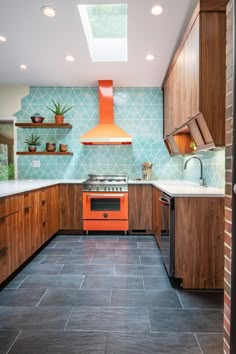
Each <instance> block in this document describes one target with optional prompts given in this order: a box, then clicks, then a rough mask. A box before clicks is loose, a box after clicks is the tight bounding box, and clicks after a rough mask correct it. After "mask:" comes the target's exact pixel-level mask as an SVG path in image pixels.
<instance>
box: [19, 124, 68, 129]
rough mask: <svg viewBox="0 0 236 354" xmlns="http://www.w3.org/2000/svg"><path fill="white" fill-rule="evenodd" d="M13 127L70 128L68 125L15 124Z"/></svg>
mask: <svg viewBox="0 0 236 354" xmlns="http://www.w3.org/2000/svg"><path fill="white" fill-rule="evenodd" d="M15 126H16V127H19V128H69V129H71V128H72V125H71V124H70V123H63V124H56V123H15Z"/></svg>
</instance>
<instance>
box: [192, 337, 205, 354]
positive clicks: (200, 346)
mask: <svg viewBox="0 0 236 354" xmlns="http://www.w3.org/2000/svg"><path fill="white" fill-rule="evenodd" d="M194 337H195V339H196V341H197V345H198V346H199V349H200V352H201V353H202V354H204V352H203V351H202V348H201V345H200V343H199V340H198V338H197V335H196V333H194Z"/></svg>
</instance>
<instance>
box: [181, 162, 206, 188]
mask: <svg viewBox="0 0 236 354" xmlns="http://www.w3.org/2000/svg"><path fill="white" fill-rule="evenodd" d="M192 159H196V160H198V161H199V162H200V168H201V170H200V186H205V187H207V184H206V181H205V179H204V178H203V165H202V160H201V159H199V157H196V156H193V157H190V158H189V159H188V160H186V161H185V164H184V170H185V169H186V167H187V164H188V162H189V161H190V160H192Z"/></svg>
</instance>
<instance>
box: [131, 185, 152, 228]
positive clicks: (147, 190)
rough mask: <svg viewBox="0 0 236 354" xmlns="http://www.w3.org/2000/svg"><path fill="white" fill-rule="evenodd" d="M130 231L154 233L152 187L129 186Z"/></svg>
mask: <svg viewBox="0 0 236 354" xmlns="http://www.w3.org/2000/svg"><path fill="white" fill-rule="evenodd" d="M129 230H130V231H133V232H135V231H137V232H138V231H146V232H152V186H151V185H145V184H136V185H129Z"/></svg>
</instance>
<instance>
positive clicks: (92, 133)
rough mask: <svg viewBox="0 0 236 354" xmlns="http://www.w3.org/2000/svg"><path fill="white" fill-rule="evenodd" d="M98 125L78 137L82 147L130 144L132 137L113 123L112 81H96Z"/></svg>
mask: <svg viewBox="0 0 236 354" xmlns="http://www.w3.org/2000/svg"><path fill="white" fill-rule="evenodd" d="M98 101H99V123H98V125H97V126H96V127H95V128H93V129H91V130H89V131H88V132H87V133H85V134H84V135H82V136H81V137H80V143H81V144H84V145H121V144H131V143H132V137H131V136H130V135H129V134H127V133H126V132H125V131H124V130H122V129H121V128H119V127H118V126H117V125H116V124H115V123H114V107H113V81H112V80H99V81H98Z"/></svg>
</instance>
